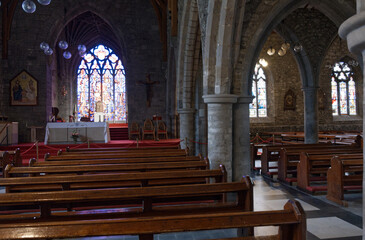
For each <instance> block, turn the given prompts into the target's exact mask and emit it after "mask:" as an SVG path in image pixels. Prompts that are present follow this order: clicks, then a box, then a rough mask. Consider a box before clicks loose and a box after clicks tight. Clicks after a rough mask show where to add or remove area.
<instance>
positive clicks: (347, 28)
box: [338, 12, 365, 54]
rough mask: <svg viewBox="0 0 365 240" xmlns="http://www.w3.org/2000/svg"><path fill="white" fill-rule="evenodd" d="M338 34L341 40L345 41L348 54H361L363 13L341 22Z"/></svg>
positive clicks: (363, 31) (364, 29)
mask: <svg viewBox="0 0 365 240" xmlns="http://www.w3.org/2000/svg"><path fill="white" fill-rule="evenodd" d="M338 33H339V35H340V37H341V38H343V39H346V40H347V45H348V48H349V50H350V52H352V53H355V54H361V53H362V52H363V50H364V49H365V39H364V35H365V12H360V13H358V14H356V15H354V16H352V17H350V18H349V19H347V20H346V21H345V22H343V23H342V24H341V26H340V28H339V30H338Z"/></svg>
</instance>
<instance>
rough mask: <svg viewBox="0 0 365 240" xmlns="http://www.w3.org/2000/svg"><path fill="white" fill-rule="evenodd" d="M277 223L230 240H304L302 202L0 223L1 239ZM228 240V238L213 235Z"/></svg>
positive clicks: (143, 235)
mask: <svg viewBox="0 0 365 240" xmlns="http://www.w3.org/2000/svg"><path fill="white" fill-rule="evenodd" d="M262 226H279V231H278V234H277V235H273V236H264V237H254V236H252V237H235V238H229V239H230V240H288V239H290V240H305V239H306V216H305V213H304V211H303V208H302V207H301V205H300V204H299V203H298V202H296V201H291V200H289V201H288V202H287V203H286V204H285V206H284V209H283V210H277V211H258V212H252V211H249V212H242V211H241V212H218V213H217V212H214V211H209V212H206V213H191V212H189V213H187V214H184V215H179V214H169V215H165V216H156V217H155V216H151V217H148V218H145V217H130V218H105V219H92V220H75V221H57V220H52V221H47V222H42V221H38V222H36V221H34V222H31V221H29V222H14V221H13V222H10V223H3V224H0V239H19V238H22V237H24V236H27V238H29V239H40V238H41V239H53V238H70V237H71V238H75V237H88V236H111V235H139V239H140V240H153V234H156V233H169V232H181V231H198V230H214V229H226V228H247V227H262ZM215 240H228V239H221V238H219V239H215Z"/></svg>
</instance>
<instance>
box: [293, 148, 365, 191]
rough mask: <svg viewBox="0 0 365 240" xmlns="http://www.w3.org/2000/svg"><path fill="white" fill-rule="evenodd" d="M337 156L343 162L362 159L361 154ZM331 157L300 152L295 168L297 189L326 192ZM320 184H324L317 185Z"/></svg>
mask: <svg viewBox="0 0 365 240" xmlns="http://www.w3.org/2000/svg"><path fill="white" fill-rule="evenodd" d="M337 155H338V156H340V157H341V159H343V160H345V159H351V160H355V159H356V160H358V159H360V160H362V159H363V154H362V153H360V154H356V153H352V154H337ZM332 157H334V154H333V153H331V154H320V155H316V154H309V153H307V152H302V153H301V155H300V161H299V163H298V166H297V169H298V170H297V179H298V181H297V187H298V188H300V189H302V190H304V191H307V192H310V193H315V192H318V191H327V171H328V169H329V168H330V166H331V159H332ZM320 182H323V183H324V184H322V185H319V183H320ZM312 184H316V185H312Z"/></svg>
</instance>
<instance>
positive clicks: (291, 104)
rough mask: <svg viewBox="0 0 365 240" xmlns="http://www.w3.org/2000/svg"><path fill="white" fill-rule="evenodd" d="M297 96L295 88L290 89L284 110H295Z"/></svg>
mask: <svg viewBox="0 0 365 240" xmlns="http://www.w3.org/2000/svg"><path fill="white" fill-rule="evenodd" d="M295 98H296V97H295V94H294V92H293V90H291V89H289V90H288V91H287V92H286V94H285V97H284V110H293V111H295Z"/></svg>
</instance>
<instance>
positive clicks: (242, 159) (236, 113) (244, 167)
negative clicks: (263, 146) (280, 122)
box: [232, 96, 253, 182]
mask: <svg viewBox="0 0 365 240" xmlns="http://www.w3.org/2000/svg"><path fill="white" fill-rule="evenodd" d="M252 99H253V97H251V96H249V97H244V96H240V97H238V101H237V103H236V104H234V105H233V164H232V165H233V181H236V182H237V181H241V178H242V176H248V175H250V173H251V161H250V114H249V105H250V103H251V102H252Z"/></svg>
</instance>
